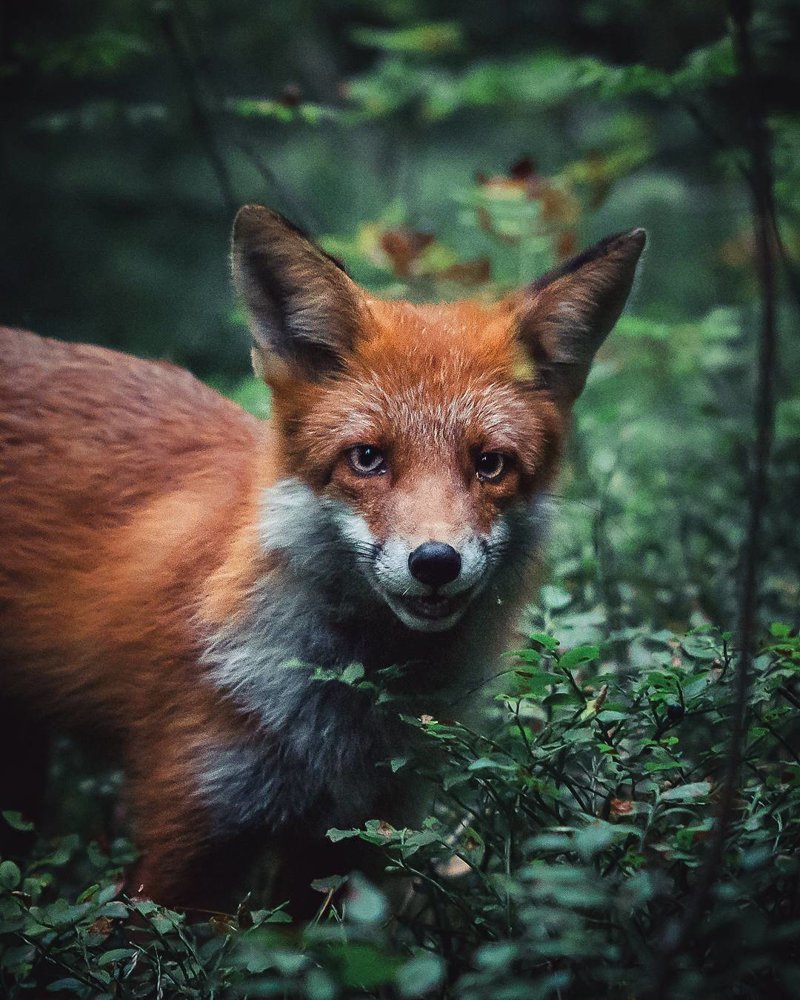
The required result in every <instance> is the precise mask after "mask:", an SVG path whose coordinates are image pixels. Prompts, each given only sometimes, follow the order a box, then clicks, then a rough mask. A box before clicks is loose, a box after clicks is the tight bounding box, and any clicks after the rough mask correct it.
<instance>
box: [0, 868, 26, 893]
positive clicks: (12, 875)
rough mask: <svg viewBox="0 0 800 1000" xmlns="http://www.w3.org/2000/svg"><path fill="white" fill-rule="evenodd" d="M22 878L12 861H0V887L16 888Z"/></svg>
mask: <svg viewBox="0 0 800 1000" xmlns="http://www.w3.org/2000/svg"><path fill="white" fill-rule="evenodd" d="M21 880H22V873H21V872H20V870H19V868H18V867H17V865H15V864H14V862H13V861H0V888H1V889H6V890H9V891H10V890H12V889H16V888H17V886H18V885H19V884H20V882H21Z"/></svg>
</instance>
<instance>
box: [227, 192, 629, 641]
mask: <svg viewBox="0 0 800 1000" xmlns="http://www.w3.org/2000/svg"><path fill="white" fill-rule="evenodd" d="M643 245H644V233H643V231H642V230H634V231H633V232H631V233H626V234H621V235H619V236H615V237H611V238H609V239H608V240H605V241H603V242H602V243H600V244H598V245H597V246H596V247H595V248H593V249H592V250H591V251H588V252H587V253H585V254H583V255H582V256H581V257H579V258H576V259H575V260H573V261H570V262H569V263H568V264H567V265H565V266H563V267H562V268H560V269H559V270H557V271H555V272H553V273H551V274H549V275H546V276H545V277H544V278H541V279H539V280H538V281H537V282H535V283H534V284H532V285H531V286H529V287H528V288H526V289H523V290H521V291H519V292H517V293H515V294H513V295H510V296H508V297H507V298H505V299H503V300H502V301H500V302H498V303H496V304H494V305H483V304H480V303H476V302H473V301H465V302H454V303H449V304H439V305H414V304H411V303H408V302H389V301H381V300H378V299H375V298H373V297H371V296H370V295H369V294H368V293H366V292H365V291H364V290H362V289H360V288H359V287H358V286H357V285H355V283H354V282H352V281H351V280H350V278H349V277H348V276H347V275H346V274H345V273H344V271H343V270H342V269H341V268H340V267H339V266H338V265H337V263H336V262H335V261H333V260H332V259H331V258H329V257H327V256H326V255H325V254H324V253H323V251H321V250H320V249H319V248H318V247H316V246H315V245H313V244H312V243H310V242H309V241H308V240H306V239H305V238H304V237H303V236H302V235H301V234H300V233H299V232H297V231H296V230H295V229H293V228H292V227H291V226H290V225H289V224H288V223H287V222H285V220H283V219H281V218H280V216H277V215H276V214H275V213H272V212H270V211H268V210H267V209H263V208H259V207H255V206H248V207H246V208H244V209H242V210H241V212H240V213H239V215H238V217H237V221H236V225H235V228H234V242H233V263H234V278H235V281H236V284H237V287H238V289H239V292H240V294H241V295H242V298H243V300H244V302H245V305H246V308H247V311H248V314H249V318H250V327H251V331H252V335H253V342H254V347H253V360H254V367H255V370H256V372H257V373H259V374H260V375H261V376H262V377H263V378H264V379H265V380H266V382H267V383H268V384H269V386H270V387H271V389H272V394H273V406H274V417H275V424H276V429H277V433H278V434H279V435H280V438H281V439H282V440H281V444H282V447H281V449H280V453H281V455H282V456H283V459H282V461H283V467H282V468H281V469H280V476H281V477H284V478H287V479H288V478H290V479H293V480H299V481H300V482H301V483H303V484H305V486H306V487H308V488H309V489H310V490H312V491H313V493H314V494H315V496H316V497H318V498H320V500H321V501H322V502H323V503H324V505H325V509H326V511H327V512H328V513H329V515H330V517H331V518H332V519H333V521H334V522H335V525H336V528H337V530H338V532H339V535H340V538H341V541H342V544H343V545H344V546H346V547H347V549H348V550H349V552H350V554H351V556H352V558H353V561H354V564H355V565H356V566H357V568H358V571H359V572H360V574H362V576H363V578H364V581H365V583H366V585H367V588H368V590H369V592H370V593H371V594H372V595H373V596H374V598H375V599H376V600H378V601H379V602H382V603H384V604H385V605H387V606H388V607H389V608H390V609H391V611H392V612H393V613H394V615H395V616H396V617H397V618H398V619H399V620H400V622H401V623H402V624H403V625H404V626H405V627H406V628H408V629H411V630H414V631H416V632H441V631H446V630H447V629H449V628H451V627H452V626H453V625H455V624H456V622H458V620H459V619H460V618H461V617H462V616H463V615H464V614H465V612H466V610H467V608H468V607H469V604H470V602H471V601H472V600H473V598H474V597H475V596H476V595H477V594H479V593H480V592H481V591H482V590H483V589H484V588H485V587H486V586H487V584H488V583H489V582H490V580H491V579H492V577H493V575H494V574H495V573H496V572H497V570H498V567H500V566H501V565H502V564H503V563H504V561H505V560H506V559H507V557H508V554H509V552H510V551H511V550H514V551H515V552H516V551H517V550H518V549H519V548H520V547H524V546H525V545H526V544H528V541H527V540H528V538H529V537H530V534H531V532H530V530H529V527H530V520H531V517H532V516H534V515H535V511H536V508H537V504H538V503H539V500H540V498H541V496H542V495H543V494H544V493H546V491H547V489H548V487H549V485H550V483H551V482H552V479H553V476H554V474H555V470H556V466H557V461H558V458H559V455H560V452H561V447H562V442H563V438H564V433H565V429H566V426H567V424H568V417H569V410H570V408H571V406H572V403H573V402H574V399H575V398H576V397H577V395H578V394H579V392H580V390H581V388H582V387H583V384H584V382H585V379H586V376H587V373H588V370H589V366H590V364H591V360H592V357H593V355H594V352H595V350H596V349H597V347H598V346H599V345H600V343H602V340H603V339H604V338H605V336H606V335H607V333H608V332H609V330H610V329H611V327H612V326H613V324H614V323H615V322H616V319H617V318H618V316H619V313H620V312H621V310H622V307H623V305H624V303H625V300H626V298H627V295H628V293H629V291H630V287H631V283H632V281H633V278H634V273H635V267H636V262H637V260H638V258H639V255H640V253H641V250H642V247H643Z"/></svg>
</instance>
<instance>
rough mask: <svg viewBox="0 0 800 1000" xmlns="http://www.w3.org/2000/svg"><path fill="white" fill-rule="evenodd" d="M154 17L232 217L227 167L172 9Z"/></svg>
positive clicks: (230, 190) (232, 204) (233, 197)
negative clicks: (176, 70) (159, 27)
mask: <svg viewBox="0 0 800 1000" xmlns="http://www.w3.org/2000/svg"><path fill="white" fill-rule="evenodd" d="M157 16H158V21H159V24H160V26H161V33H162V34H163V36H164V41H165V42H166V44H167V48H168V49H169V51H170V54H171V55H172V58H173V60H174V61H175V65H176V66H177V68H178V72H179V74H180V77H181V80H182V82H183V86H184V89H185V90H186V97H187V99H188V101H189V108H190V110H191V114H192V123H193V124H194V127H195V131H196V132H197V138H198V139H199V140H200V145H201V146H202V147H203V151H204V152H205V155H206V158H207V159H208V162H209V164H210V165H211V169H212V170H213V171H214V176H215V177H216V179H217V185H218V186H219V191H220V194H221V195H222V200H223V202H224V203H225V208H226V210H227V212H228V214H229V215H233V213H234V211H235V210H236V198H235V196H234V193H233V187H232V185H231V181H230V177H229V176H228V168H227V167H226V165H225V160H224V159H223V157H222V154H221V153H220V151H219V149H218V148H217V140H216V137H215V135H214V129H213V128H212V126H211V120H210V117H209V114H208V109H207V107H206V102H205V100H204V99H203V95H202V89H201V87H200V83H199V80H198V78H197V75H196V73H195V71H194V67H193V65H192V63H191V60H190V59H189V58H188V57H187V55H186V52H185V51H184V47H183V45H182V44H181V40H180V38H179V37H178V30H177V27H176V24H175V18H174V14H173V11H172V8H171V7H168V6H167V5H163V6H162V7H160V8H159V10H158V13H157Z"/></svg>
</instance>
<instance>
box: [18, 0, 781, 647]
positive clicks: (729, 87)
mask: <svg viewBox="0 0 800 1000" xmlns="http://www.w3.org/2000/svg"><path fill="white" fill-rule="evenodd" d="M0 17H1V18H2V22H1V27H2V37H1V39H0V88H2V90H1V92H2V136H1V139H0V141H1V143H2V144H1V145H0V199H2V212H1V213H0V232H1V233H2V247H3V249H2V258H0V260H1V262H2V263H1V266H0V286H1V287H2V303H3V306H2V317H0V319H1V320H2V322H4V323H6V324H12V325H20V326H25V327H28V328H31V329H34V330H36V331H37V332H39V333H42V334H46V335H48V336H55V337H60V338H65V339H69V340H84V341H91V342H95V343H99V344H104V345H108V346H111V347H115V348H119V349H123V350H126V351H131V352H133V353H136V354H139V355H143V356H148V357H158V358H168V359H171V360H173V361H176V362H178V363H180V364H183V365H186V366H188V367H189V368H191V369H192V370H193V371H194V372H195V373H196V374H197V375H198V376H200V377H201V378H203V379H205V380H206V381H208V382H210V383H211V384H213V385H215V386H217V387H218V388H220V389H221V390H222V391H225V392H227V393H229V394H231V395H233V396H234V398H237V399H238V400H240V401H241V402H242V403H243V404H244V405H246V406H248V407H249V408H251V409H253V410H254V411H255V412H257V413H262V414H263V413H266V412H267V410H268V400H267V398H266V392H265V390H263V388H261V387H259V386H258V385H257V384H256V383H255V382H254V380H253V379H252V378H250V377H249V376H248V351H247V334H246V331H245V328H244V324H243V321H242V316H241V314H240V312H239V311H238V310H237V308H236V306H235V303H234V301H233V296H232V294H231V288H230V282H229V276H228V263H227V252H228V234H229V230H230V225H231V221H232V217H233V214H234V212H235V209H236V208H237V207H238V206H239V205H240V204H243V203H245V202H248V201H255V202H261V203H264V204H268V205H271V206H273V207H274V208H277V209H278V210H280V211H282V212H283V213H284V214H285V215H287V216H288V217H290V218H291V219H292V220H293V221H294V222H295V223H297V224H298V225H299V226H301V227H302V228H304V229H305V230H307V231H308V232H309V233H310V234H311V235H313V236H314V237H315V238H317V239H319V240H320V241H321V242H322V243H323V244H324V245H325V246H326V248H327V249H328V250H329V251H330V252H332V253H334V254H335V255H336V256H338V257H339V258H340V259H341V260H343V261H344V263H345V264H346V266H347V268H348V269H349V271H350V272H351V274H352V275H353V276H354V277H355V278H356V279H357V280H359V281H361V282H363V283H364V284H365V285H366V286H368V287H369V288H371V289H373V290H375V291H377V292H379V293H381V294H384V295H388V296H406V297H411V298H417V299H430V298H456V297H461V296H480V297H484V296H487V297H491V296H493V295H497V294H499V293H500V292H502V291H503V290H505V289H507V288H509V287H512V286H515V285H519V284H521V283H524V282H527V281H529V280H531V279H533V278H534V277H535V276H537V275H538V274H540V273H541V272H543V271H544V270H546V269H547V268H548V267H550V266H552V265H553V264H555V263H557V262H558V261H559V260H561V259H563V258H565V257H567V256H569V255H570V254H572V253H573V252H576V251H577V250H580V249H581V248H583V247H584V246H586V245H588V244H590V243H591V242H593V241H594V240H596V239H598V238H600V237H602V236H604V235H606V234H608V233H610V232H613V231H615V230H619V229H624V228H628V227H631V226H645V227H646V228H647V230H648V233H649V237H650V242H649V249H648V251H647V255H646V259H645V261H644V266H643V268H642V271H641V277H640V281H639V284H638V287H637V289H636V292H635V295H634V298H633V301H632V303H631V306H630V308H629V310H628V313H627V314H626V316H625V317H624V318H623V320H622V321H621V323H620V324H619V327H618V328H617V331H616V332H615V334H614V335H613V336H612V337H611V338H610V340H609V342H608V344H607V346H606V348H604V350H603V352H602V354H601V356H600V359H599V361H598V364H597V366H596V368H595V370H594V372H593V375H592V378H591V381H590V384H589V386H588V387H587V390H586V393H585V395H584V397H583V398H582V399H581V401H580V402H579V404H578V408H577V414H576V434H575V437H574V440H573V443H572V448H571V453H570V456H569V463H568V468H567V470H566V474H565V476H564V477H563V480H562V485H561V489H562V492H561V494H560V496H559V498H558V502H559V506H560V511H559V514H558V516H557V519H556V525H557V526H556V529H555V537H554V539H553V541H552V546H551V557H550V558H551V564H550V568H549V576H548V578H547V579H548V582H547V583H546V584H545V586H544V587H543V589H542V592H541V594H539V595H532V598H533V597H534V596H536V597H537V598H538V599H537V609H536V610H535V611H531V618H532V620H534V619H535V620H536V621H537V622H538V624H542V621H541V620H542V619H544V624H545V625H548V624H553V623H555V624H557V625H558V627H559V628H561V629H562V632H563V630H567V633H569V632H571V634H572V637H573V638H574V639H575V641H590V640H591V639H592V638H593V637H595V636H597V635H598V634H599V635H600V636H602V637H604V638H608V637H609V636H611V635H621V634H623V633H624V631H625V630H626V629H628V630H629V629H631V628H635V627H637V626H638V625H640V624H643V623H648V624H649V625H653V626H656V627H657V626H659V625H669V626H670V627H675V628H681V627H685V626H687V625H697V624H702V623H703V622H709V621H714V622H717V623H726V624H730V623H731V621H732V620H733V609H734V607H735V596H736V595H735V579H736V571H737V566H738V562H739V558H740V552H741V545H742V540H743V537H744V527H743V524H744V501H745V477H746V473H747V461H748V457H747V456H748V449H749V446H750V439H751V433H752V432H751V427H752V418H751V400H752V390H753V382H754V358H755V345H756V333H757V328H758V319H757V317H758V302H757V296H758V289H757V281H756V268H755V256H754V254H755V250H754V238H753V211H752V198H751V191H750V188H749V186H748V169H749V168H748V148H747V135H746V133H747V129H746V122H745V118H744V114H743V89H742V88H743V82H742V80H741V79H740V77H739V75H738V70H737V66H736V60H735V58H734V51H733V48H732V44H731V37H730V32H729V26H728V22H727V5H725V4H723V3H718V2H709V3H704V4H697V3H694V2H691V0H675V2H673V3H671V4H663V5H644V4H641V3H638V2H635V0H581V2H578V0H571V2H559V3H556V2H553V0H542V2H533V0H506V2H495V3H492V4H485V3H478V2H473V3H469V2H464V0H461V2H458V3H456V2H455V0H381V2H378V0H338V2H334V0H291V2H289V0H273V2H263V0H228V2H226V3H219V2H216V3H215V2H213V0H162V2H150V0H83V2H82V3H80V4H69V5H67V4H55V3H50V2H46V0H25V2H22V0H16V2H15V0H9V2H7V3H5V4H4V5H3V7H2V13H0ZM798 25H800V6H798V5H797V4H796V3H790V2H775V0H759V3H758V4H756V9H755V18H754V21H753V44H754V47H755V53H756V67H755V78H754V80H755V82H754V86H755V87H756V89H757V91H758V97H759V101H760V103H761V106H762V107H763V109H764V113H765V115H766V116H767V121H768V125H769V138H770V143H771V150H770V156H771V167H772V170H773V171H774V194H775V198H776V206H777V207H776V216H777V227H778V232H779V234H780V240H779V241H778V240H777V238H776V248H775V251H776V255H777V258H778V269H779V326H780V330H781V342H780V354H781V362H780V372H779V375H778V377H777V381H776V386H777V392H778V397H779V404H778V410H777V418H776V428H775V434H776V442H775V449H774V455H773V467H772V498H771V503H770V510H769V518H768V525H767V550H768V557H767V571H766V574H765V576H764V580H763V588H762V610H763V613H764V615H765V616H768V617H769V618H770V620H772V619H774V618H775V617H781V616H782V617H783V618H784V620H789V621H791V622H794V624H797V620H798V608H799V607H800V583H799V576H798V567H800V532H798V531H797V515H798V505H800V448H799V447H798V445H800V401H798V397H797V386H798V368H799V367H800V365H799V359H800V348H798V338H797V337H796V336H795V335H794V329H795V328H796V321H797V307H798V297H797V296H798V289H800V280H799V279H800V189H799V188H798V180H800V165H799V164H800V159H799V158H798V153H800V117H798V103H799V101H800V98H799V97H798V95H800V70H799V69H798V61H797V59H796V51H797V48H796V47H797V38H798V32H797V28H798ZM633 648H634V650H635V644H634V647H633ZM633 655H634V657H635V652H634V654H633Z"/></svg>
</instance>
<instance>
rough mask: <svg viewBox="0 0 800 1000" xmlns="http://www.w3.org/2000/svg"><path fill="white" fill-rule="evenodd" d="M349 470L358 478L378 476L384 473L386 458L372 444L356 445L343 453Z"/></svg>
mask: <svg viewBox="0 0 800 1000" xmlns="http://www.w3.org/2000/svg"><path fill="white" fill-rule="evenodd" d="M345 454H346V455H347V461H348V463H349V464H350V468H351V469H352V470H353V472H355V473H356V475H358V476H380V475H383V473H384V472H386V470H387V468H388V466H387V464H386V456H385V455H384V453H383V452H382V451H381V449H380V448H376V447H375V445H373V444H357V445H355V446H354V447H353V448H348V450H347V451H346V452H345Z"/></svg>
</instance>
